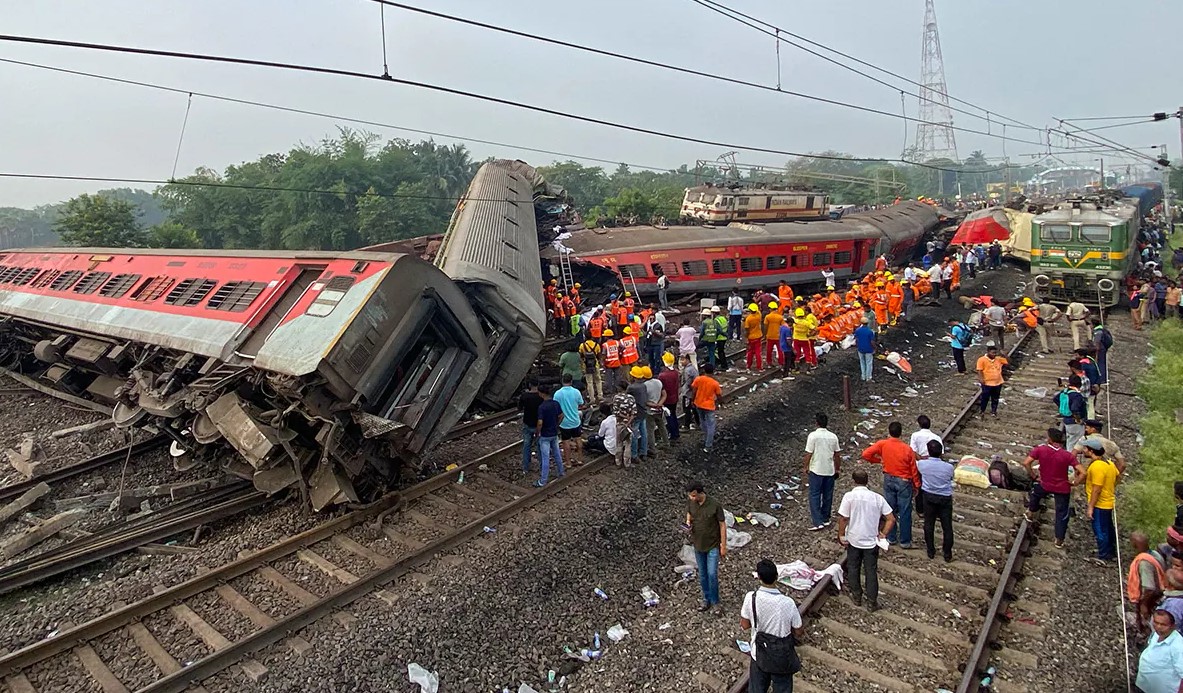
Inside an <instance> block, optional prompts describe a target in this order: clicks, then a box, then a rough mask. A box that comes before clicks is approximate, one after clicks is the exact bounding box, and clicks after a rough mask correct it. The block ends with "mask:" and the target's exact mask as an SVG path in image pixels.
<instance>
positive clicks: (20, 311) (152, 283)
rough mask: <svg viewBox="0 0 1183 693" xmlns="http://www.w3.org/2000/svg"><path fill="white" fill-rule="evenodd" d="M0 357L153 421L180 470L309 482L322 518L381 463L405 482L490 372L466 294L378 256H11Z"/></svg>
mask: <svg viewBox="0 0 1183 693" xmlns="http://www.w3.org/2000/svg"><path fill="white" fill-rule="evenodd" d="M0 360H3V362H4V365H6V366H8V367H13V368H19V369H20V370H21V371H22V372H25V373H27V374H32V375H34V376H35V377H37V378H39V379H41V380H43V381H45V382H47V383H50V384H52V385H53V386H54V387H56V388H58V389H60V390H63V391H65V392H68V393H70V394H73V395H75V396H82V397H88V398H91V399H95V400H98V401H102V402H107V403H110V404H113V405H114V416H115V419H116V423H117V424H119V425H133V424H139V423H147V422H151V423H154V424H155V425H156V426H157V427H158V428H161V429H162V430H164V431H165V432H167V433H168V434H169V435H171V436H172V437H173V439H174V446H173V454H174V456H176V457H177V458H178V459H179V460H188V459H190V458H192V457H209V458H214V457H215V456H214V455H212V454H211V453H213V452H214V451H216V449H218V448H219V447H220V446H224V445H225V444H228V445H229V446H231V447H233V448H234V449H235V450H237V452H238V453H239V454H240V455H241V458H242V459H235V460H233V461H231V462H228V463H227V464H226V466H227V467H228V471H231V472H233V473H237V474H240V475H242V476H244V477H247V478H251V479H253V480H254V482H255V485H256V486H258V487H259V488H260V489H263V490H267V491H277V490H279V489H282V488H286V487H288V486H293V485H298V484H300V483H307V484H308V485H309V486H310V487H311V489H312V493H311V500H312V503H313V505H314V506H315V507H317V508H318V509H319V508H321V507H324V506H326V505H329V504H332V503H337V502H342V501H346V500H358V494H357V493H356V492H355V489H354V488H353V486H352V483H351V481H350V480H351V479H353V478H354V477H357V476H360V475H361V472H362V471H363V469H365V468H366V467H367V466H371V467H373V468H374V469H376V470H377V471H378V472H379V475H380V476H382V475H384V476H390V475H393V474H397V473H398V468H399V463H400V462H401V460H402V459H403V458H414V457H415V456H417V455H418V454H420V453H422V452H423V451H425V450H426V449H427V448H428V447H430V445H431V444H433V443H434V442H436V441H437V440H438V439H440V438H441V437H442V435H443V434H444V433H446V432H447V430H448V429H449V428H450V427H451V426H452V424H454V423H455V422H456V421H457V420H459V418H460V417H461V416H462V415H463V413H464V411H465V410H466V409H467V407H468V405H469V404H470V403H471V401H472V399H473V397H474V396H475V393H476V390H477V389H479V386H480V384H481V383H482V382H483V380H484V377H485V375H486V373H487V372H488V357H487V344H486V342H485V338H484V334H483V332H482V330H481V326H480V323H479V321H478V320H477V318H476V316H475V314H474V313H473V312H472V310H471V307H470V306H469V304H468V302H467V300H466V299H465V297H464V295H463V294H462V293H461V292H460V290H459V289H458V288H457V287H456V286H455V285H454V284H453V282H452V281H451V280H450V279H448V277H447V276H446V275H444V274H443V273H442V272H440V271H439V270H437V269H435V268H434V267H432V266H431V265H430V264H428V263H426V262H423V261H422V260H420V259H418V258H416V257H413V256H410V255H403V254H397V253H377V252H353V253H332V252H323V253H320V252H301V253H287V252H282V251H166V250H135V251H129V250H110V249H60V248H56V249H45V250H24V251H20V252H8V253H0ZM223 457H224V456H223ZM232 457H233V456H232ZM223 461H224V460H223ZM297 472H299V473H297Z"/></svg>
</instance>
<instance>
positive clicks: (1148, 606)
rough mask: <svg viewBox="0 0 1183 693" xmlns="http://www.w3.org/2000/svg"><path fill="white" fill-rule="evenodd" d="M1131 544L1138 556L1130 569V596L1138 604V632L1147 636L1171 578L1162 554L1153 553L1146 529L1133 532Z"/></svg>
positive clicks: (1131, 600) (1136, 609) (1127, 584)
mask: <svg viewBox="0 0 1183 693" xmlns="http://www.w3.org/2000/svg"><path fill="white" fill-rule="evenodd" d="M1130 545H1131V546H1133V548H1134V559H1133V560H1132V561H1130V572H1129V574H1128V576H1127V577H1126V597H1127V598H1128V599H1129V600H1130V604H1131V605H1132V606H1133V607H1134V614H1135V618H1136V621H1135V625H1136V626H1137V629H1138V634H1139V635H1143V636H1144V635H1146V633H1147V631H1148V630H1149V629H1150V621H1151V617H1152V616H1153V615H1154V611H1155V609H1156V608H1157V607H1158V602H1159V600H1160V599H1162V595H1163V590H1164V589H1165V586H1166V580H1167V578H1166V573H1165V572H1163V568H1162V564H1160V563H1159V560H1160V559H1161V558H1162V557H1161V556H1156V555H1155V554H1153V553H1151V551H1150V538H1149V537H1147V536H1146V533H1145V532H1134V533H1132V534H1130Z"/></svg>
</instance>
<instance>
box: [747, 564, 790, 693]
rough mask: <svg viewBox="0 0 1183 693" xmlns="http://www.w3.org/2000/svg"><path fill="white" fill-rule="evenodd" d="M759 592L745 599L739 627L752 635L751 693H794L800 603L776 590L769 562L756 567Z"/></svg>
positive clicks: (773, 574)
mask: <svg viewBox="0 0 1183 693" xmlns="http://www.w3.org/2000/svg"><path fill="white" fill-rule="evenodd" d="M756 576H757V577H758V578H759V579H760V587H759V589H756V590H753V591H751V592H748V593H747V594H746V595H745V596H744V600H743V606H742V607H741V608H740V611H739V625H740V627H741V628H743V629H744V630H748V629H749V628H750V629H751V631H752V639H751V652H752V663H751V665H750V666H749V668H748V693H768V689H769V687H771V688H772V691H773V693H791V692H792V690H793V674H796V673H797V672H798V671H800V670H801V659H800V657H798V655H797V640H798V639H799V638H800V637H801V635H802V634H803V633H804V628H803V625H804V624H803V623H802V621H801V612H800V611H799V610H798V609H797V603H796V602H794V601H793V598H792V597H790V596H788V595H787V594H784V593H782V592H781V591H780V590H779V589H777V587H776V581H777V578H778V575H777V570H776V564H775V563H773V562H772V561H770V560H768V559H767V558H765V559H762V560H761V561H760V562H759V563H757V564H756Z"/></svg>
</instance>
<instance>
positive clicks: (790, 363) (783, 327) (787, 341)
mask: <svg viewBox="0 0 1183 693" xmlns="http://www.w3.org/2000/svg"><path fill="white" fill-rule="evenodd" d="M777 337H778V338H779V341H780V353H782V354H784V356H785V363H784V365H783V366H781V368H780V372H781V375H788V373H789V372H790V371H793V372H796V370H797V354H796V353H794V352H793V318H792V317H790V316H789V314H788V311H785V321H784V322H782V323H781V324H780V333H779V334H778V335H777Z"/></svg>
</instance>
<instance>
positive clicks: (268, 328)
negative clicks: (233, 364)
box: [237, 264, 328, 358]
mask: <svg viewBox="0 0 1183 693" xmlns="http://www.w3.org/2000/svg"><path fill="white" fill-rule="evenodd" d="M296 267H297V268H298V269H299V270H300V273H299V274H297V275H296V277H295V278H294V279H293V280H292V282H291V283H290V284H288V286H287V289H285V290H284V292H283V296H281V297H280V299H279V301H278V302H277V303H276V304H275V306H274V307H273V308H272V309H271V310H269V311H268V312H267V317H265V318H264V319H263V321H262V322H261V323H259V325H258V327H256V328H255V329H254V330H253V331H252V332H251V336H250V337H248V338H247V340H246V343H245V344H243V345H242V347H240V348H239V349H238V352H237V353H238V354H239V355H241V356H246V357H247V358H254V357H255V355H256V354H258V353H259V349H260V348H262V346H263V342H265V341H267V338H268V337H269V336H271V332H272V331H273V330H274V329H275V328H276V327H278V326H279V324H280V323H281V322H283V319H284V318H286V317H287V316H288V313H289V312H291V310H292V307H293V306H295V305H296V303H297V302H299V300H300V298H301V297H302V296H303V295H304V292H306V291H307V290H308V287H309V286H311V285H312V282H314V281H316V279H317V278H318V277H320V275H322V274H324V271H325V269H326V268H327V267H328V265H312V264H308V265H306V264H297V265H296Z"/></svg>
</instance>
